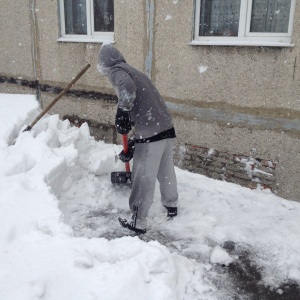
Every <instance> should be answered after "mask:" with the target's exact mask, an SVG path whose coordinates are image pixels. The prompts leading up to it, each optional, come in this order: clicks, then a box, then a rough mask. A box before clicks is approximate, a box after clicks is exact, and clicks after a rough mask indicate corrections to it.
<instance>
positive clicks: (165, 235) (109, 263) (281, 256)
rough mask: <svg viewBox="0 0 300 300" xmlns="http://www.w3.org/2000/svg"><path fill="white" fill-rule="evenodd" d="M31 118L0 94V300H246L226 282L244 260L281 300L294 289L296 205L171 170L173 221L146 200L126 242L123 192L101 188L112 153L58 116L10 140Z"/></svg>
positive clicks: (299, 253) (14, 98)
mask: <svg viewBox="0 0 300 300" xmlns="http://www.w3.org/2000/svg"><path fill="white" fill-rule="evenodd" d="M61 101H63V100H61ZM38 113H39V107H38V103H37V101H36V100H35V97H34V96H31V95H8V94H0V155H1V156H0V157H1V161H0V299H5V300H29V299H30V300H33V299H55V300H65V299H72V300H76V299H78V300H85V299H86V300H87V299H91V300H92V299H102V300H103V299H107V300H114V299H116V300H119V299H131V300H135V299H136V300H140V299H149V300H150V299H156V300H159V299H161V300H168V299H170V300H174V299H178V300H182V299H186V300H188V299H191V300H194V299H222V300H223V299H248V298H247V297H248V296H247V293H246V292H245V291H242V290H239V289H238V286H240V285H239V282H238V281H239V280H238V278H237V277H236V278H233V277H232V276H230V270H231V271H232V270H234V269H236V268H238V266H239V265H242V263H243V261H245V259H246V260H248V261H249V264H250V265H251V266H253V265H254V266H255V272H257V273H259V278H256V279H257V281H258V284H261V285H262V286H265V288H266V289H267V290H270V291H271V292H273V293H274V295H278V297H282V299H287V298H285V293H287V292H288V291H287V290H285V289H284V288H282V287H283V286H291V285H294V286H295V285H300V222H299V220H300V203H297V202H293V201H288V200H285V199H282V198H280V197H277V196H275V195H273V194H272V193H271V192H270V191H259V190H249V189H247V188H243V187H240V186H238V185H234V184H230V183H226V182H222V181H217V180H213V179H209V178H206V177H204V176H201V175H197V174H192V173H190V172H187V171H184V170H181V169H178V168H176V174H177V179H178V190H179V196H180V201H179V215H178V216H177V217H176V218H174V219H173V220H170V221H166V219H165V211H164V209H163V208H162V207H161V204H160V199H159V191H158V189H157V190H156V192H155V197H154V204H153V206H152V208H151V211H150V216H149V226H148V232H147V234H146V235H145V236H142V237H134V236H130V235H129V233H128V232H127V231H126V230H125V229H123V228H120V226H119V224H118V222H117V217H118V216H119V215H120V216H128V214H129V212H128V196H129V193H130V188H129V187H116V186H113V185H112V184H111V183H110V173H111V172H112V171H114V170H123V168H124V166H123V164H122V163H121V162H119V161H118V160H116V153H118V152H119V151H120V147H119V146H116V145H111V144H105V143H104V142H101V141H100V142H96V141H95V140H94V139H93V137H91V136H90V133H89V128H88V126H87V124H83V125H82V126H81V128H76V127H71V126H70V124H69V122H68V121H61V120H59V116H58V115H52V116H46V117H44V118H43V119H42V120H41V121H39V122H38V123H37V124H36V125H35V126H34V127H33V129H32V130H31V131H30V132H28V131H27V132H22V128H23V129H24V128H25V124H27V125H28V124H30V122H31V121H33V120H34V118H35V117H36V116H37V115H38ZM231 266H235V268H232V267H231ZM299 297H300V295H299ZM251 299H252V298H251ZM253 299H258V298H255V297H254V298H253ZM260 299H262V298H260ZM295 299H296V298H295Z"/></svg>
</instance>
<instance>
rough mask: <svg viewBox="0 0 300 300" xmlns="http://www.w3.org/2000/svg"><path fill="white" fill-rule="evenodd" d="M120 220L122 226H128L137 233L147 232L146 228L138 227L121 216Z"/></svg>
mask: <svg viewBox="0 0 300 300" xmlns="http://www.w3.org/2000/svg"><path fill="white" fill-rule="evenodd" d="M118 220H119V222H120V224H121V226H122V227H124V228H127V229H129V230H131V231H134V232H135V233H136V234H137V235H140V234H145V233H146V229H139V228H136V227H134V226H132V225H130V224H129V223H128V221H127V220H126V219H121V218H120V217H119V219H118Z"/></svg>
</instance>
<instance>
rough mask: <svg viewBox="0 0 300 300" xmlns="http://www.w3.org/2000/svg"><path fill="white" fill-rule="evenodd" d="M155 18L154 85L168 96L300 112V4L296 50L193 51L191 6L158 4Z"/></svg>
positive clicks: (170, 1) (189, 3)
mask: <svg viewBox="0 0 300 300" xmlns="http://www.w3.org/2000/svg"><path fill="white" fill-rule="evenodd" d="M155 12H156V14H155V73H154V76H153V79H154V81H155V82H156V84H157V86H158V88H159V90H160V91H162V93H163V94H164V96H166V97H170V98H171V99H178V98H179V99H184V100H194V101H197V102H206V103H212V104H217V103H227V104H230V105H233V106H241V107H264V108H272V109H273V108H277V109H280V108H288V109H292V110H297V111H300V101H299V93H300V85H299V83H300V67H298V69H296V73H295V74H294V70H295V69H294V64H295V58H296V57H298V58H299V59H300V55H299V54H300V48H299V46H300V45H299V38H300V37H299V35H300V32H299V30H298V28H299V25H300V24H299V22H300V21H299V20H300V4H299V3H297V6H296V14H295V24H294V34H293V42H295V43H296V46H295V47H294V48H277V47H223V46H221V47H220V46H190V45H188V43H189V42H191V40H192V32H191V30H192V27H193V1H183V0H178V1H173V0H168V1H156V6H155ZM171 43H172V46H171V47H170V45H171ZM298 65H299V66H300V61H299V60H298ZM204 70H205V71H204ZM293 76H294V77H295V78H294V79H293ZM287 99H288V100H287Z"/></svg>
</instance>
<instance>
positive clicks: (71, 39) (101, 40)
mask: <svg viewBox="0 0 300 300" xmlns="http://www.w3.org/2000/svg"><path fill="white" fill-rule="evenodd" d="M57 41H58V42H66V43H97V44H102V43H105V42H108V43H112V44H113V43H114V42H115V41H114V40H112V39H108V38H106V39H105V38H84V37H82V38H78V37H61V38H59V39H58V40H57Z"/></svg>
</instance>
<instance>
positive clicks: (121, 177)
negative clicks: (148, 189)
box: [111, 172, 131, 184]
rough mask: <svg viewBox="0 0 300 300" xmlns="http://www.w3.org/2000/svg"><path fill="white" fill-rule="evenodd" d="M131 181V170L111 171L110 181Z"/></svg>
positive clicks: (123, 182) (118, 182) (117, 182)
mask: <svg viewBox="0 0 300 300" xmlns="http://www.w3.org/2000/svg"><path fill="white" fill-rule="evenodd" d="M130 182H131V172H112V173H111V183H113V184H115V183H116V184H126V183H130Z"/></svg>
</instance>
